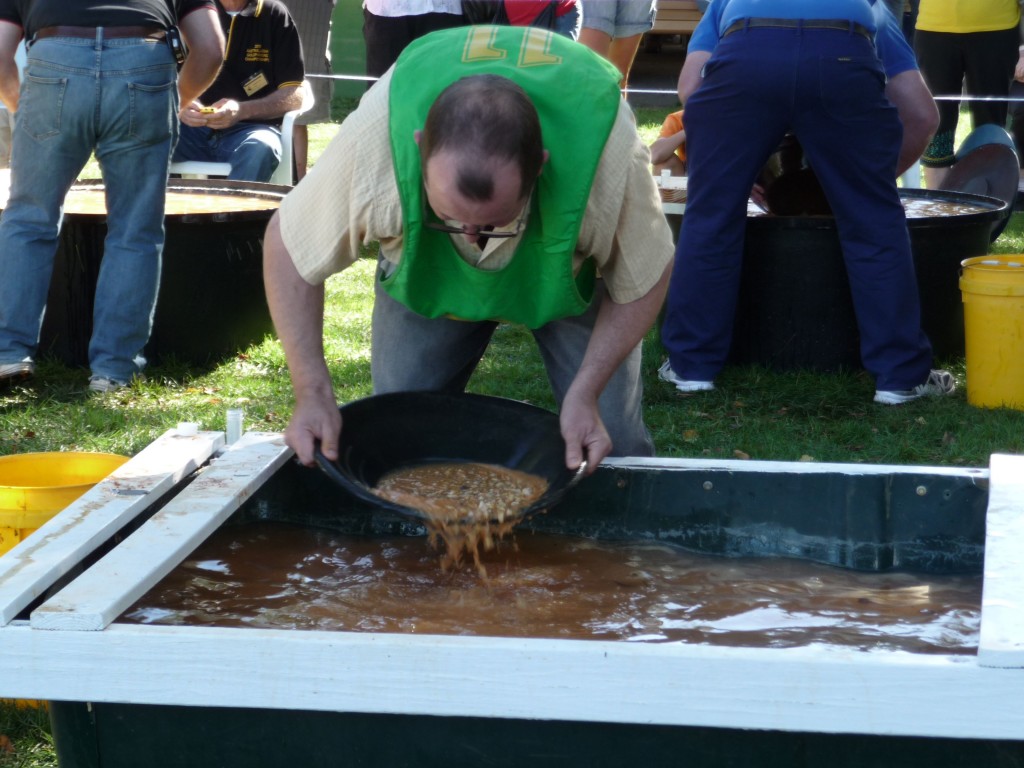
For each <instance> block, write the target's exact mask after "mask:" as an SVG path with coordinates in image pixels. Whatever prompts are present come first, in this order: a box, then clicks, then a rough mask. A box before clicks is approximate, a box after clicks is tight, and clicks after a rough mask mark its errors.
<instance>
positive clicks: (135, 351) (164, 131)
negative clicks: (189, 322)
mask: <svg viewBox="0 0 1024 768" xmlns="http://www.w3.org/2000/svg"><path fill="white" fill-rule="evenodd" d="M176 25H178V26H180V29H181V34H182V36H183V38H184V40H185V42H186V43H187V44H188V47H189V49H190V51H191V53H190V55H189V57H188V60H187V61H186V62H185V64H184V66H183V67H182V69H181V72H180V74H179V73H178V72H177V62H176V60H175V55H174V53H173V52H172V49H171V46H170V45H169V42H168V37H167V36H168V34H169V30H172V28H177V27H176ZM170 34H172V35H173V33H170ZM22 38H24V39H26V40H27V41H28V61H27V65H26V68H25V72H24V79H23V83H22V87H21V91H20V94H18V95H17V97H16V99H14V98H12V96H11V95H10V94H8V95H6V96H5V100H8V99H9V100H10V101H11V102H13V103H7V104H6V106H7V108H8V109H10V110H11V111H12V112H16V113H17V119H16V121H15V129H14V136H13V140H12V149H11V190H10V198H9V200H8V203H7V206H6V208H5V210H4V212H3V216H2V217H0V385H5V384H6V385H9V384H11V383H13V382H17V381H20V380H23V379H25V378H27V377H30V376H32V375H33V374H34V372H35V364H36V360H35V357H36V353H37V349H38V345H39V333H40V329H41V326H42V318H43V312H44V310H45V307H46V296H47V291H48V288H49V285H50V276H51V273H52V271H53V263H54V257H55V254H56V249H57V235H58V232H59V230H60V223H61V215H62V207H63V202H64V197H65V195H66V194H67V192H68V190H69V189H70V187H71V185H72V184H73V183H74V181H75V179H76V178H77V177H78V174H79V173H80V172H81V170H82V168H83V167H84V166H85V164H86V162H88V160H89V157H90V155H91V154H93V153H95V155H96V159H97V160H98V162H99V165H100V170H101V172H102V175H103V179H104V185H105V189H106V206H107V236H106V240H105V242H104V252H103V261H102V264H101V267H100V274H99V281H98V284H97V287H96V296H95V310H94V313H93V331H92V336H91V338H90V341H89V366H90V368H91V378H90V380H89V388H90V390H93V391H99V392H107V391H111V390H115V389H118V388H121V387H123V386H125V385H127V384H128V383H129V382H130V381H131V380H132V379H133V378H134V377H135V376H136V375H138V374H139V373H140V371H141V369H142V367H143V366H144V364H145V360H144V359H143V357H142V350H143V348H144V347H145V345H146V342H147V341H148V339H149V334H150V330H151V327H152V317H153V310H154V307H155V304H156V297H157V288H158V285H159V280H160V257H161V251H162V248H163V240H164V231H163V221H164V199H165V194H166V189H167V172H168V165H169V162H170V155H171V147H172V146H173V143H174V139H175V127H176V125H177V120H176V113H177V107H178V103H179V92H180V98H181V99H183V100H185V101H186V102H188V101H191V100H192V99H194V98H195V97H196V96H197V95H198V94H199V93H201V92H202V91H203V89H205V88H206V86H207V85H208V84H209V83H210V82H211V81H212V80H213V77H214V76H215V74H216V72H217V69H218V67H219V66H220V59H221V55H222V51H223V36H222V34H221V31H220V27H219V25H218V23H217V17H216V15H215V12H214V9H213V4H212V2H211V0H178V2H177V3H175V4H168V3H167V2H166V0H119V1H117V2H114V1H112V2H107V3H105V4H104V5H103V6H102V7H99V6H97V4H96V3H94V2H86V0H0V60H3V62H4V65H5V67H6V66H9V65H10V62H11V61H12V60H13V57H14V52H15V50H16V47H17V44H18V42H19V41H20V40H21V39H22ZM172 39H173V38H172ZM3 93H5V94H7V92H6V91H3Z"/></svg>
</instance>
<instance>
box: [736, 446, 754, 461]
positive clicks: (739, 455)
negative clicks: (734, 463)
mask: <svg viewBox="0 0 1024 768" xmlns="http://www.w3.org/2000/svg"><path fill="white" fill-rule="evenodd" d="M732 455H733V456H734V457H736V458H737V459H743V460H744V461H746V460H747V459H749V458H750V454H749V453H747V452H746V451H741V450H740V449H739V448H737V449H736V450H735V451H733V452H732Z"/></svg>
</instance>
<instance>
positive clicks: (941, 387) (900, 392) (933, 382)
mask: <svg viewBox="0 0 1024 768" xmlns="http://www.w3.org/2000/svg"><path fill="white" fill-rule="evenodd" d="M955 391H956V381H955V380H954V379H953V374H951V373H950V372H949V371H940V370H935V371H932V372H931V373H929V374H928V378H927V379H926V380H925V382H924V384H918V385H917V386H916V387H914V388H913V389H879V390H876V391H875V402H876V403H881V404H882V405H902V404H903V403H909V402H910V401H912V400H918V399H920V398H922V397H933V396H939V395H951V394H953V393H954V392H955Z"/></svg>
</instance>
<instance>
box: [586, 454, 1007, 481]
mask: <svg viewBox="0 0 1024 768" xmlns="http://www.w3.org/2000/svg"><path fill="white" fill-rule="evenodd" d="M601 466H602V467H613V468H621V469H673V470H680V469H687V470H729V471H732V472H744V473H769V474H774V473H783V474H785V473H794V472H796V473H799V474H804V475H814V474H827V473H839V474H844V475H851V476H861V475H864V476H871V475H908V474H909V475H942V476H944V477H963V478H969V479H971V480H973V481H974V482H976V483H983V482H987V481H988V478H989V470H988V469H986V468H983V467H927V466H913V465H908V464H849V463H839V462H825V461H762V460H757V459H753V460H750V459H748V460H739V459H673V458H658V457H652V458H646V457H640V456H630V457H620V458H607V459H605V460H604V461H602V462H601Z"/></svg>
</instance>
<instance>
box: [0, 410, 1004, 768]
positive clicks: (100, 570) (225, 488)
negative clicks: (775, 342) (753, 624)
mask: <svg viewBox="0 0 1024 768" xmlns="http://www.w3.org/2000/svg"><path fill="white" fill-rule="evenodd" d="M290 459H291V454H290V452H289V450H288V449H287V448H286V447H285V446H284V444H283V440H282V438H281V435H279V434H276V433H253V432H250V433H246V434H245V435H244V436H243V437H242V439H241V440H240V441H238V442H237V443H235V444H233V445H232V446H231V447H230V448H228V449H226V450H225V449H224V446H223V435H222V434H220V433H216V432H200V433H198V434H196V435H191V436H189V435H183V434H179V433H177V432H176V431H174V430H172V431H169V432H168V433H167V434H165V435H164V436H162V437H161V438H159V439H158V440H157V441H155V442H154V443H153V444H152V445H150V446H149V447H148V448H146V449H145V450H144V451H143V452H141V453H140V454H139V455H137V456H136V457H134V458H133V459H132V460H131V461H129V462H128V463H126V464H125V465H123V466H122V467H121V468H119V469H118V470H116V471H115V472H114V473H113V474H112V475H111V476H110V477H109V478H108V479H107V480H105V481H103V482H101V483H100V484H98V485H97V486H96V487H95V488H93V489H92V490H91V491H89V492H88V493H87V494H86V495H85V496H83V497H82V498H81V499H79V500H78V501H77V502H75V503H74V504H72V505H71V506H70V507H68V508H67V509H66V510H65V511H64V512H62V513H60V514H58V515H57V516H56V517H54V518H53V519H52V520H50V521H49V522H48V523H47V524H45V525H44V526H43V528H41V529H40V530H39V531H38V532H37V533H36V534H34V535H33V536H32V537H30V538H29V539H27V540H26V541H24V542H22V543H21V544H19V545H18V546H17V547H16V548H15V549H14V550H12V551H11V552H10V553H9V554H8V555H6V556H4V557H3V558H0V654H2V658H3V659H4V671H3V674H2V676H0V697H17V698H30V699H46V700H49V701H50V702H51V711H52V717H53V722H54V729H55V734H56V741H57V749H58V754H59V757H60V761H61V766H62V767H63V768H68V766H74V767H76V768H77V767H79V766H96V767H98V766H103V767H104V768H110V766H137V765H139V764H145V765H147V766H157V767H163V766H167V767H168V768H169V767H170V766H190V768H196V766H200V767H202V766H236V765H237V766H260V765H267V766H271V765H274V766H278V765H282V764H288V763H291V764H296V765H303V766H328V765H330V766H337V765H440V764H444V765H446V766H461V765H466V766H477V765H484V764H487V765H502V766H506V765H507V766H518V765H523V766H526V765H529V766H547V765H550V766H556V765H557V766H564V765H588V766H604V765H608V766H612V765H622V764H626V762H627V761H630V762H631V763H640V764H644V765H670V764H679V761H680V760H683V759H685V760H686V763H687V764H688V765H698V766H699V765H705V766H712V765H714V766H718V765H740V764H742V765H779V766H783V765H785V766H826V765H827V766H829V767H830V768H836V767H843V766H850V767H851V768H852V766H863V765H873V766H897V765H898V766H915V765H922V766H923V765H928V766H929V767H930V768H935V767H936V766H953V765H985V766H997V767H998V766H1017V765H1020V764H1021V762H1022V761H1024V598H1022V597H1021V594H1022V591H1021V589H1020V587H1021V584H1022V583H1024V560H1022V558H1021V555H1020V553H1021V552H1024V457H1019V456H1007V455H994V456H993V457H992V459H991V463H990V466H989V467H988V468H969V469H954V468H922V467H907V466H866V465H843V464H811V463H776V462H739V461H698V460H688V459H646V460H641V459H621V460H614V461H608V462H606V464H605V465H602V467H601V468H600V469H599V470H598V472H597V473H596V475H595V476H594V477H593V478H591V480H589V481H588V482H586V483H583V484H582V485H580V486H579V487H578V488H577V489H575V491H574V492H573V494H572V495H571V496H570V497H568V498H567V499H566V500H565V501H564V502H563V503H562V504H560V505H559V506H558V507H557V508H556V509H555V510H552V511H551V512H550V513H549V514H548V515H546V516H543V517H541V518H537V520H536V521H535V522H534V523H531V524H533V525H536V526H538V527H539V528H540V529H549V530H559V531H565V532H569V533H573V534H574V535H589V536H602V537H608V538H615V537H623V538H631V537H652V538H656V539H659V540H663V541H668V542H671V543H675V544H680V545H685V546H687V547H691V548H700V549H704V550H707V551H710V552H713V553H717V554H732V553H737V552H741V553H744V554H761V555H764V556H786V557H803V558H809V559H814V560H819V561H823V562H828V563H831V564H834V565H838V566H842V567H850V568H858V569H862V570H879V571H885V570H888V569H892V568H900V569H906V570H911V571H920V572H929V571H936V570H940V571H941V570H967V571H975V572H977V571H982V572H983V574H984V595H983V599H982V604H981V629H980V640H979V643H978V648H977V651H976V653H971V654H966V655H965V654H959V655H946V654H942V653H929V654H918V653H908V652H905V651H904V652H895V651H887V650H884V649H881V648H879V649H868V650H860V649H852V648H849V647H845V648H841V647H835V646H830V645H827V644H820V643H819V644H813V643H812V644H809V645H807V646H804V647H799V648H770V647H713V646H708V645H695V644H687V643H655V644H648V643H632V642H613V641H599V640H557V639H532V638H502V637H466V636H440V635H405V634H396V633H355V632H327V631H315V630H314V631H295V630H273V629H255V628H227V627H195V626H173V627H172V626H150V625H133V624H128V623H124V622H123V621H120V620H119V616H121V614H122V613H123V612H124V611H125V609H126V608H127V607H128V606H130V605H131V604H132V603H133V602H134V601H135V600H137V599H138V598H139V597H141V596H142V595H144V594H145V593H146V592H147V591H149V590H150V589H151V588H152V586H153V585H154V584H156V583H157V582H158V581H159V580H160V579H161V578H162V577H163V576H164V575H165V574H167V573H168V572H169V571H170V570H172V569H173V568H174V567H175V566H176V565H177V564H178V563H180V562H181V561H182V560H184V559H185V558H186V557H187V556H188V555H189V553H190V552H192V551H193V550H194V549H195V547H196V546H197V545H198V544H200V543H201V542H202V541H203V540H204V539H206V538H207V537H208V536H209V535H210V534H211V533H212V532H213V531H215V530H216V529H217V528H218V527H219V526H221V525H222V524H223V523H224V522H225V521H227V520H229V519H232V520H237V519H238V517H239V516H245V515H251V516H255V517H267V516H271V517H273V516H275V515H278V514H281V510H291V512H287V514H288V515H289V516H290V517H291V518H292V519H293V520H294V521H297V522H304V521H305V522H314V521H315V522H316V523H317V524H325V522H326V523H327V524H329V525H330V526H331V527H334V528H337V529H346V528H347V529H348V530H349V531H350V532H353V533H367V534H374V533H379V532H381V531H393V526H395V525H397V524H398V523H396V522H395V520H394V518H390V517H388V516H381V515H375V514H372V513H368V512H367V510H366V509H365V508H360V507H358V506H351V507H346V506H339V504H338V502H337V495H336V493H335V492H334V491H333V489H331V490H328V489H329V488H330V486H328V485H327V480H326V478H324V477H323V476H321V475H320V474H319V473H318V472H316V471H313V470H308V469H305V468H302V467H299V466H297V465H296V464H295V463H294V462H292V461H291V460H290ZM199 467H203V469H202V471H201V472H197V471H196V470H197V469H198V468H199Z"/></svg>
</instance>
